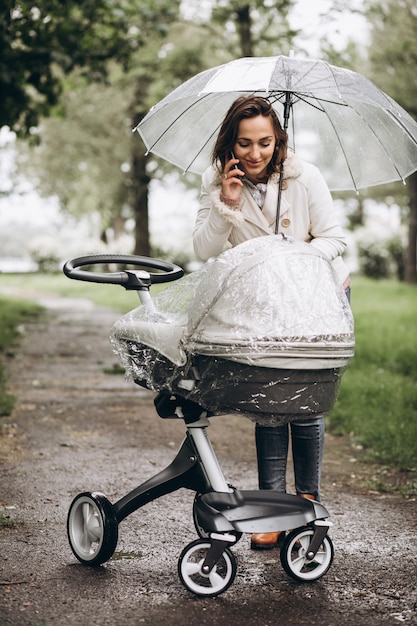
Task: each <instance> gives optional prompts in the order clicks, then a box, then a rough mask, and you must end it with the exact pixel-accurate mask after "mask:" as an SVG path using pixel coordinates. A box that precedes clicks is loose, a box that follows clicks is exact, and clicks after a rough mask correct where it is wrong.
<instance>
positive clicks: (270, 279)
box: [64, 235, 354, 597]
mask: <svg viewBox="0 0 417 626" xmlns="http://www.w3.org/2000/svg"><path fill="white" fill-rule="evenodd" d="M103 263H107V264H108V263H114V264H115V263H117V264H124V265H125V266H126V265H129V266H135V267H140V268H141V269H139V270H138V269H126V270H124V271H121V272H114V273H97V272H93V271H85V270H80V269H79V268H80V267H82V266H94V265H97V264H103ZM144 268H146V269H144ZM149 269H153V270H157V271H156V272H150V271H149ZM64 273H65V274H66V275H67V276H68V277H70V278H74V279H77V280H86V281H90V282H103V283H112V284H119V285H123V286H124V287H125V288H126V289H129V290H136V291H137V292H138V294H139V297H140V300H141V305H140V306H139V307H138V308H137V309H135V310H133V311H131V312H129V313H128V314H127V315H125V316H123V317H122V318H121V319H120V320H118V322H116V324H115V325H114V327H113V329H112V332H111V342H112V345H113V349H114V351H115V352H116V354H117V355H118V357H119V358H120V360H121V362H122V364H123V366H124V367H125V369H126V372H127V375H128V377H130V378H131V379H132V380H133V381H134V382H135V383H137V384H138V385H141V386H143V387H146V388H148V389H151V390H153V391H154V392H156V397H155V400H154V403H155V408H156V411H157V413H158V415H159V416H160V417H161V418H164V419H165V418H168V419H169V418H175V419H182V420H183V421H184V423H185V426H186V435H185V438H184V441H183V443H182V445H181V447H180V449H179V451H178V453H177V455H176V457H175V458H174V460H173V461H172V463H171V464H170V465H169V466H168V467H166V468H165V469H164V470H162V471H161V472H159V473H158V474H156V475H155V476H154V477H152V478H150V479H149V480H147V481H145V482H144V483H143V484H141V485H139V486H138V487H137V488H136V489H134V490H133V491H131V492H130V493H128V494H127V495H125V496H124V497H122V498H121V499H120V500H118V501H117V502H115V503H114V504H112V503H110V502H109V500H108V499H107V498H106V497H105V496H104V495H103V494H101V493H96V492H93V493H90V492H84V493H81V494H79V495H78V496H76V497H75V499H74V500H73V502H72V504H71V506H70V509H69V513H68V520H67V531H68V538H69V542H70V545H71V549H72V551H73V553H74V555H75V556H76V558H77V559H78V560H79V561H81V563H84V564H86V565H98V564H101V563H104V562H105V561H107V560H108V559H110V558H111V556H112V555H113V553H114V551H115V549H116V544H117V540H118V526H119V524H120V522H121V521H122V520H123V519H125V518H126V517H127V516H128V515H130V514H131V513H133V512H134V511H136V510H137V509H139V508H140V507H142V506H144V505H145V504H147V503H149V502H151V501H153V500H155V499H156V498H159V497H160V496H163V495H165V494H168V493H171V492H173V491H175V490H177V489H179V488H182V487H184V488H186V489H190V490H192V491H193V492H195V498H194V503H193V511H192V514H193V521H194V526H195V529H196V532H197V535H198V537H199V538H198V539H196V540H195V541H193V542H191V543H190V544H189V545H188V546H186V547H185V548H184V550H183V551H182V553H181V555H180V557H179V561H178V573H179V577H180V580H181V582H182V583H183V585H184V586H185V587H186V588H187V589H188V590H189V591H191V592H192V593H194V594H196V595H199V596H205V597H209V596H216V595H219V594H221V593H223V592H224V591H225V590H226V589H228V588H229V586H230V585H231V584H232V583H233V580H234V578H235V575H236V559H235V556H234V554H233V552H232V550H231V549H230V548H231V547H232V546H233V545H234V544H236V543H237V542H238V541H239V539H240V538H241V536H242V534H243V533H254V532H256V533H259V532H275V531H289V532H288V533H287V534H286V537H285V540H284V542H283V544H282V547H281V550H280V559H281V563H282V566H283V568H284V570H285V571H286V572H287V574H288V575H289V576H291V577H292V578H294V579H295V580H298V581H303V582H304V581H314V580H317V579H319V578H321V577H322V576H323V575H324V574H325V573H326V572H327V571H328V569H329V567H330V565H331V563H332V560H333V545H332V541H331V539H330V537H329V536H328V534H327V533H328V529H329V527H330V526H331V522H329V521H328V519H327V518H328V517H329V514H328V511H327V510H326V508H325V507H324V506H323V504H321V503H319V502H315V501H310V500H306V499H304V498H300V497H297V496H295V495H289V494H278V493H275V492H272V491H265V490H264V491H262V490H258V491H254V490H251V491H248V490H240V489H236V488H235V487H233V486H231V485H230V484H229V483H228V482H227V480H226V478H225V477H224V475H223V472H222V470H221V468H220V465H219V462H218V460H217V458H216V455H215V453H214V451H213V448H212V446H211V443H210V440H209V438H208V436H207V428H208V426H209V424H210V418H211V417H212V416H214V415H226V414H230V413H238V414H240V415H242V416H245V417H248V418H249V419H251V420H253V421H256V422H258V423H261V424H265V425H274V424H275V425H277V424H281V423H285V422H289V421H291V420H293V419H302V418H309V417H311V416H313V415H319V414H323V413H327V412H329V411H330V410H331V409H332V408H333V405H334V402H335V400H336V397H337V392H338V387H339V383H340V379H341V376H342V373H343V371H344V369H345V368H346V366H347V365H348V363H349V361H350V360H351V358H352V357H353V352H354V335H353V319H352V315H351V311H350V307H349V304H348V302H347V299H346V296H345V294H344V293H343V292H341V291H340V290H338V288H337V287H336V282H335V278H334V276H333V272H332V269H331V266H330V264H329V263H328V262H327V261H326V260H325V259H324V258H323V257H322V255H321V253H320V252H319V251H318V250H316V249H315V248H314V247H313V246H312V245H309V244H305V243H303V242H296V241H294V240H291V239H288V238H283V237H282V236H281V235H275V236H268V237H261V238H258V239H255V240H251V241H250V242H246V243H243V244H241V245H239V246H237V247H235V248H233V249H230V250H227V251H225V252H224V253H223V254H222V255H220V256H219V257H218V258H217V259H214V260H211V261H209V262H208V263H206V264H205V265H204V266H203V268H202V270H200V271H198V272H194V273H192V274H190V275H188V276H184V277H183V271H182V269H181V268H179V267H178V266H175V265H173V264H171V263H167V262H165V261H161V260H158V259H151V258H147V257H137V256H120V255H110V256H108V255H107V256H106V255H96V256H87V257H80V258H78V259H74V260H72V261H68V262H67V263H66V264H65V266H64ZM178 279H179V280H178ZM166 281H176V282H175V283H174V284H173V285H171V286H169V287H167V288H166V289H164V290H163V291H161V292H160V293H159V294H158V295H156V296H154V297H151V295H150V291H149V290H150V287H151V285H152V284H153V283H161V282H166Z"/></svg>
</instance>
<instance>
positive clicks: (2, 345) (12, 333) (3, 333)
mask: <svg viewBox="0 0 417 626" xmlns="http://www.w3.org/2000/svg"><path fill="white" fill-rule="evenodd" d="M40 311H41V308H40V307H39V306H38V305H36V304H33V303H32V302H27V301H24V300H12V299H9V298H2V297H0V416H1V415H9V414H10V413H11V411H12V409H13V406H14V401H15V398H14V397H13V396H12V395H11V394H9V393H7V390H6V385H7V374H6V369H5V361H6V360H7V358H8V357H10V356H12V353H13V350H14V346H15V345H16V343H17V342H18V339H19V336H20V331H19V328H20V325H21V324H23V323H24V322H26V321H27V320H29V319H33V317H34V316H36V315H39V313H40Z"/></svg>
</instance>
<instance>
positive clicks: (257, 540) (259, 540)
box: [250, 532, 281, 550]
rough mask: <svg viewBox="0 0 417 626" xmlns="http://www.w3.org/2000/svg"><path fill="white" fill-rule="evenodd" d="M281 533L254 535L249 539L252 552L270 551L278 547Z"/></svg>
mask: <svg viewBox="0 0 417 626" xmlns="http://www.w3.org/2000/svg"><path fill="white" fill-rule="evenodd" d="M280 535H281V533H280V532H278V533H255V534H253V535H252V537H251V541H250V547H251V549H252V550H272V549H273V548H276V547H277V545H278V541H279V537H280Z"/></svg>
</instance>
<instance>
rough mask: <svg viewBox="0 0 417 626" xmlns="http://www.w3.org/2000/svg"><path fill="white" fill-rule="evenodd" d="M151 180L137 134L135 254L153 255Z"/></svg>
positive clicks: (134, 160) (134, 154)
mask: <svg viewBox="0 0 417 626" xmlns="http://www.w3.org/2000/svg"><path fill="white" fill-rule="evenodd" d="M150 180H151V179H150V178H149V176H148V175H147V173H146V157H145V146H144V145H143V143H142V140H141V139H140V137H139V136H138V135H137V134H136V135H135V136H133V137H132V188H131V194H132V211H133V217H134V220H135V249H134V254H139V255H142V256H150V255H151V246H150V241H149V217H148V199H149V183H150Z"/></svg>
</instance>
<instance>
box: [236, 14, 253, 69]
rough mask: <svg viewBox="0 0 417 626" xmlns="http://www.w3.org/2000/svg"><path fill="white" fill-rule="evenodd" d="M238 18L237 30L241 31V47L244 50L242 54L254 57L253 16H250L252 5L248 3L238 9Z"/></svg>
mask: <svg viewBox="0 0 417 626" xmlns="http://www.w3.org/2000/svg"><path fill="white" fill-rule="evenodd" d="M236 18H237V30H238V33H239V41H240V49H241V51H242V56H244V57H252V56H253V43H252V29H251V26H252V23H251V16H250V5H249V4H246V5H245V6H243V7H241V8H240V9H237V11H236Z"/></svg>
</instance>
